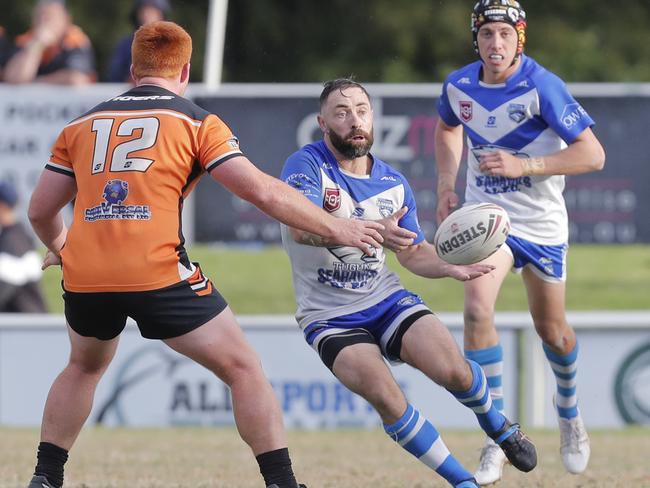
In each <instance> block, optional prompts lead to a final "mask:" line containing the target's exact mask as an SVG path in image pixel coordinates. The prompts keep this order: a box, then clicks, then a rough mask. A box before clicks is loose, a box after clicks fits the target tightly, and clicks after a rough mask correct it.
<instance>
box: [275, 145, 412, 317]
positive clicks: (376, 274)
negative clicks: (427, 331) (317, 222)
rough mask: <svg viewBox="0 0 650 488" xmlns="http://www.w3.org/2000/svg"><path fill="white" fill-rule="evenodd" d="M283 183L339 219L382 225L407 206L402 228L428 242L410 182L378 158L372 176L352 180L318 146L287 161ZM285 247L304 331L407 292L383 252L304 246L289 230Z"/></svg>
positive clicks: (284, 235)
mask: <svg viewBox="0 0 650 488" xmlns="http://www.w3.org/2000/svg"><path fill="white" fill-rule="evenodd" d="M282 179H283V180H284V181H285V182H286V183H288V184H289V185H290V186H292V187H294V188H296V189H297V190H298V191H300V192H302V194H303V195H305V196H306V197H307V198H309V199H310V200H311V201H312V202H314V203H315V204H316V205H318V206H319V207H322V208H323V209H325V210H326V211H327V212H329V213H331V214H332V215H334V216H336V217H343V218H353V219H363V220H379V219H383V218H385V217H388V216H389V215H392V214H394V213H395V212H396V211H398V210H399V209H400V208H402V207H404V206H407V207H408V212H407V213H406V215H404V217H402V219H400V221H399V225H400V227H403V228H406V229H409V230H411V231H413V232H416V233H417V235H418V236H417V238H416V239H415V243H419V242H421V241H422V240H424V235H423V233H422V230H421V229H420V225H419V223H418V219H417V209H416V205H415V198H414V196H413V192H412V190H411V188H410V187H409V185H408V183H407V181H406V179H405V178H404V177H403V176H402V175H401V174H400V173H399V172H397V171H395V170H394V169H393V168H391V167H390V166H388V165H387V164H386V163H384V162H383V161H380V160H379V159H377V158H373V165H372V170H371V172H370V175H367V176H359V175H353V174H351V173H348V172H345V171H344V170H342V169H341V168H340V167H339V164H338V162H337V161H336V158H335V157H334V155H333V154H332V153H331V152H330V150H329V149H328V148H327V145H326V144H325V142H323V141H319V142H316V143H314V144H308V145H306V146H304V147H303V148H302V149H300V150H299V151H297V152H296V153H294V154H292V155H291V156H290V157H289V158H288V159H287V161H286V163H285V165H284V168H283V170H282ZM282 242H283V244H284V248H285V250H286V251H287V254H288V255H289V259H290V261H291V267H292V272H293V286H294V288H295V294H296V302H297V305H298V310H297V312H296V319H297V321H298V323H299V325H300V327H303V328H304V327H305V326H307V325H308V324H310V323H313V322H315V321H319V320H327V319H329V318H332V317H337V316H341V315H346V314H350V313H354V312H358V311H360V310H365V309H367V308H369V307H371V306H373V305H375V304H376V303H378V302H380V301H381V300H383V299H385V298H386V297H388V296H389V295H391V294H392V293H394V292H396V291H398V290H400V289H402V285H401V284H400V282H399V278H398V277H397V275H396V274H395V273H393V272H391V271H389V270H388V268H387V267H386V265H385V261H386V255H385V253H384V250H383V249H377V250H376V253H375V255H374V256H368V255H367V254H365V253H363V252H362V251H360V250H359V249H357V248H354V247H346V246H336V247H316V246H309V245H305V244H299V243H297V242H295V241H294V240H293V238H292V237H291V234H290V233H289V229H288V228H287V227H286V226H284V225H283V226H282Z"/></svg>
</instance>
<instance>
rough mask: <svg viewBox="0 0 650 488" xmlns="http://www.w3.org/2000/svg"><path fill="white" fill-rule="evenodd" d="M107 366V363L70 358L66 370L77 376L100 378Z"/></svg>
mask: <svg viewBox="0 0 650 488" xmlns="http://www.w3.org/2000/svg"><path fill="white" fill-rule="evenodd" d="M108 365H109V362H102V361H86V360H82V359H79V358H74V357H73V358H70V361H69V362H68V366H67V369H68V371H71V372H73V373H74V374H77V375H84V376H97V377H101V375H103V374H104V371H106V368H108Z"/></svg>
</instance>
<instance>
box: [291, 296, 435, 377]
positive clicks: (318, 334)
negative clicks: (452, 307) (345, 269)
mask: <svg viewBox="0 0 650 488" xmlns="http://www.w3.org/2000/svg"><path fill="white" fill-rule="evenodd" d="M429 314H432V312H431V310H429V308H428V307H427V306H426V305H425V304H424V302H423V301H422V298H420V297H419V296H418V295H416V294H415V293H411V292H410V291H408V290H400V291H397V292H395V293H393V294H392V295H390V296H389V297H387V298H385V299H384V300H382V301H381V302H379V303H377V304H375V305H373V306H372V307H370V308H367V309H365V310H361V311H360V312H355V313H351V314H348V315H343V316H341V317H335V318H331V319H328V320H324V321H318V322H313V323H311V324H309V325H308V326H307V327H305V329H304V330H303V332H304V334H305V340H306V341H307V343H308V344H309V345H310V346H311V347H312V348H314V350H315V351H316V352H317V353H318V355H319V356H320V358H321V359H322V360H323V362H324V363H325V365H326V366H327V367H328V368H329V369H330V370H331V369H332V367H333V365H334V360H335V359H336V356H337V355H338V354H339V353H340V352H341V351H342V350H343V349H344V348H345V347H347V346H351V345H353V344H360V343H368V344H376V345H377V346H379V349H380V350H381V353H382V355H383V356H384V357H385V358H386V359H388V360H389V361H390V362H392V363H395V364H399V363H402V360H401V359H400V351H401V349H402V337H403V336H404V334H405V333H406V331H407V330H408V329H409V327H411V325H413V323H414V322H415V321H416V320H417V319H419V318H420V317H422V316H424V315H429Z"/></svg>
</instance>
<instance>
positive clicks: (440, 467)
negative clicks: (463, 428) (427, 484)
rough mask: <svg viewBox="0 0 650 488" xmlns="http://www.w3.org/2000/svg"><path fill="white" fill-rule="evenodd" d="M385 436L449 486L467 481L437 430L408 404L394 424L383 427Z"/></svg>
mask: <svg viewBox="0 0 650 488" xmlns="http://www.w3.org/2000/svg"><path fill="white" fill-rule="evenodd" d="M384 430H385V431H386V433H387V434H388V435H389V436H390V437H391V438H392V439H393V440H394V441H396V442H397V443H398V444H399V445H400V446H402V447H403V448H404V449H406V450H407V451H408V452H410V453H411V454H413V455H414V456H415V457H416V458H418V459H419V460H420V461H422V462H423V463H424V464H426V465H427V466H429V467H430V468H431V469H434V470H435V471H436V473H438V474H439V475H440V476H442V477H443V478H445V479H446V480H447V481H448V482H449V483H451V484H452V486H455V485H457V484H458V483H460V482H461V481H463V480H466V479H470V478H471V477H472V475H471V473H469V471H467V470H466V469H465V468H463V466H462V465H461V464H460V463H459V462H458V460H457V459H456V458H455V457H454V456H453V455H452V454H451V453H450V452H449V449H447V446H446V445H445V443H444V442H443V440H442V438H441V437H440V434H439V433H438V431H437V430H436V428H435V427H434V426H433V425H432V424H431V422H429V421H428V420H427V419H425V418H424V417H423V416H422V415H420V412H418V411H417V410H416V409H415V408H413V406H412V405H411V404H408V405H407V407H406V412H404V415H402V417H401V418H400V419H399V420H398V421H397V422H395V423H394V424H391V425H387V424H384Z"/></svg>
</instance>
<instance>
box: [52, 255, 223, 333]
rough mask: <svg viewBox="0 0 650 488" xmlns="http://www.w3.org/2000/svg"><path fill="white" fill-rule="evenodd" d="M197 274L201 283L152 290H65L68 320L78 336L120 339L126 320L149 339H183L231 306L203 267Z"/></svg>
mask: <svg viewBox="0 0 650 488" xmlns="http://www.w3.org/2000/svg"><path fill="white" fill-rule="evenodd" d="M197 268H198V266H197ZM198 272H199V273H198V276H199V277H200V281H195V279H194V278H193V279H192V283H191V282H190V281H180V282H178V283H175V284H173V285H170V286H167V287H165V288H160V289H158V290H151V291H129V292H93V293H78V292H72V291H67V290H65V288H64V293H63V300H64V301H65V318H66V320H67V321H68V324H70V327H72V330H74V331H75V332H76V333H77V334H79V335H82V336H85V337H96V338H97V339H102V340H110V339H113V338H114V337H117V336H118V335H119V334H120V333H121V332H122V330H124V327H125V326H126V318H127V317H131V318H132V319H133V320H135V322H136V323H137V325H138V328H139V329H140V334H142V337H146V338H147V339H171V338H172V337H178V336H181V335H183V334H186V333H187V332H190V331H192V330H194V329H196V328H197V327H200V326H201V325H203V324H205V323H206V322H208V321H209V320H210V319H212V318H214V317H216V316H217V315H219V314H220V313H221V312H222V311H223V310H224V309H225V308H226V307H227V306H228V304H227V303H226V300H225V299H224V298H223V297H222V296H221V294H220V293H219V292H218V291H217V290H216V288H215V287H214V286H213V285H212V282H211V281H210V280H208V279H207V278H205V277H204V276H203V274H202V273H201V272H200V268H199V269H198ZM199 284H200V286H199ZM192 287H194V289H193V288H192Z"/></svg>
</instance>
